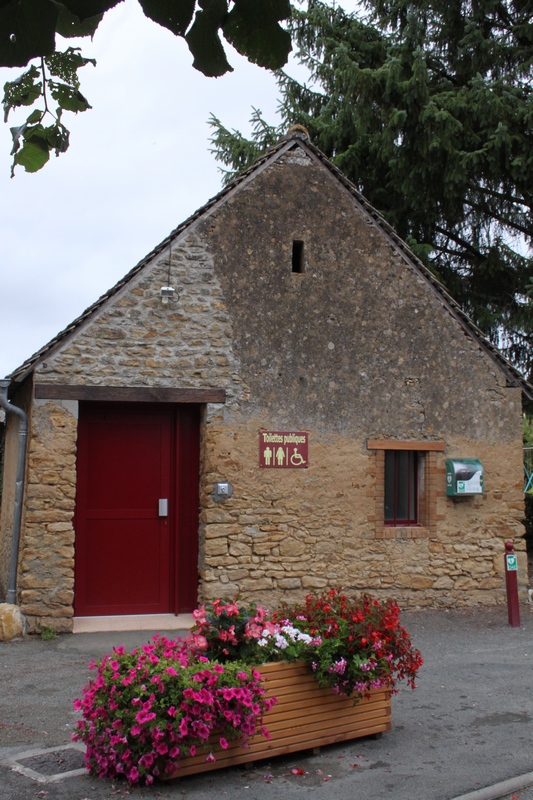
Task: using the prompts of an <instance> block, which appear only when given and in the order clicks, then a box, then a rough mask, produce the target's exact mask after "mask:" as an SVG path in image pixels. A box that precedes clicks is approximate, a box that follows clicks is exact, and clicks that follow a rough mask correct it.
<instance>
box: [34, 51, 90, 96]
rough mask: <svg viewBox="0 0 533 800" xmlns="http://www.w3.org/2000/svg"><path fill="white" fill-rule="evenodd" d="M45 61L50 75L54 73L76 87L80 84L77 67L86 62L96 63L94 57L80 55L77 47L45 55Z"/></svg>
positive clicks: (82, 65)
mask: <svg viewBox="0 0 533 800" xmlns="http://www.w3.org/2000/svg"><path fill="white" fill-rule="evenodd" d="M45 63H46V66H47V67H48V69H49V70H50V73H51V74H52V75H56V76H57V77H58V78H61V80H63V81H65V83H68V84H70V86H74V87H75V88H76V89H78V88H79V85H80V81H79V78H78V72H77V71H78V69H79V68H80V67H84V66H85V65H86V64H93V66H95V65H96V61H95V60H94V58H84V57H83V56H82V55H80V53H79V48H78V47H69V48H68V49H67V50H65V51H64V52H56V53H52V54H51V55H49V56H46V59H45Z"/></svg>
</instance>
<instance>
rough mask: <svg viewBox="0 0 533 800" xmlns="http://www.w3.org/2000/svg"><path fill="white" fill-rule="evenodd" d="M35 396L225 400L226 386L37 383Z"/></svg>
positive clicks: (102, 399) (103, 399)
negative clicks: (180, 387) (187, 387)
mask: <svg viewBox="0 0 533 800" xmlns="http://www.w3.org/2000/svg"><path fill="white" fill-rule="evenodd" d="M34 391H35V399H36V400H89V401H100V402H119V403H225V402H226V390H225V389H216V388H208V389H174V388H169V387H167V386H80V385H76V384H67V383H36V384H35V387H34Z"/></svg>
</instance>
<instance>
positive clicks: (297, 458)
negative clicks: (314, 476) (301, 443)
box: [291, 447, 305, 467]
mask: <svg viewBox="0 0 533 800" xmlns="http://www.w3.org/2000/svg"><path fill="white" fill-rule="evenodd" d="M291 464H292V465H293V467H299V466H300V464H305V458H304V457H303V456H302V454H301V453H299V452H298V448H297V447H295V448H294V453H293V454H292V456H291Z"/></svg>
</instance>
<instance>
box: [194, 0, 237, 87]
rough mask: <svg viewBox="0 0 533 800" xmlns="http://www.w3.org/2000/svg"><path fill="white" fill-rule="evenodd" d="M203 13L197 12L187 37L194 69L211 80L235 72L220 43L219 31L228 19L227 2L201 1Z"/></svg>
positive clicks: (221, 0)
mask: <svg viewBox="0 0 533 800" xmlns="http://www.w3.org/2000/svg"><path fill="white" fill-rule="evenodd" d="M200 5H201V6H202V9H203V10H202V11H197V12H196V15H195V18H194V23H193V26H192V28H191V29H190V31H189V32H188V33H187V35H186V36H185V39H186V41H187V44H188V45H189V49H190V51H191V53H192V54H193V56H194V61H193V67H195V69H198V70H200V72H203V74H204V75H207V76H208V77H210V78H217V77H219V76H220V75H224V73H225V72H231V71H233V67H231V66H230V64H229V63H228V60H227V58H226V54H225V52H224V48H223V46H222V42H221V41H220V36H219V33H218V31H219V29H220V28H221V27H222V25H223V24H224V22H225V21H226V19H227V14H228V4H227V0H200Z"/></svg>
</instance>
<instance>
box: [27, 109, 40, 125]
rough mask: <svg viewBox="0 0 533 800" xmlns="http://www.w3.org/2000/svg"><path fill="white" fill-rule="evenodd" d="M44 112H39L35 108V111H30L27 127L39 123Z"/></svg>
mask: <svg viewBox="0 0 533 800" xmlns="http://www.w3.org/2000/svg"><path fill="white" fill-rule="evenodd" d="M43 114H44V111H40V109H38V108H36V109H35V111H32V113H31V114H30V116H29V117H28V119H27V120H26V122H27V123H28V125H35V123H36V122H40V121H41V119H42V116H43Z"/></svg>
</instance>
